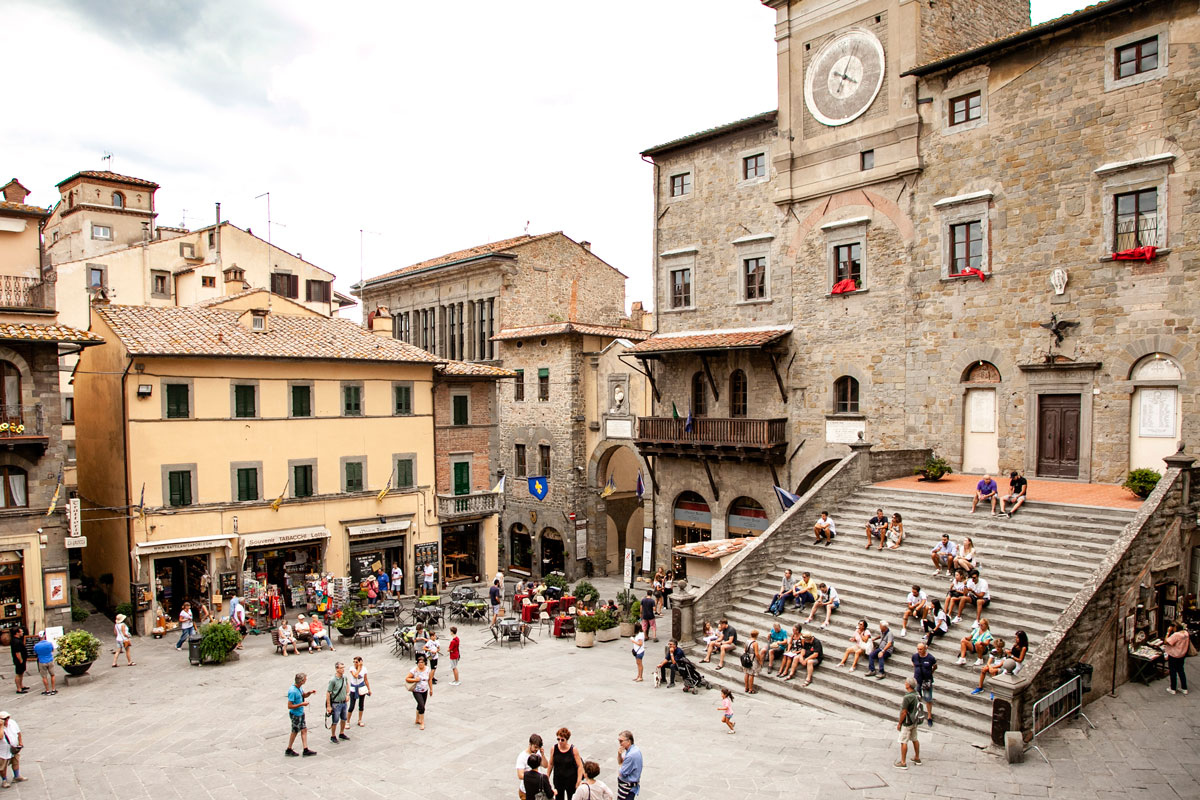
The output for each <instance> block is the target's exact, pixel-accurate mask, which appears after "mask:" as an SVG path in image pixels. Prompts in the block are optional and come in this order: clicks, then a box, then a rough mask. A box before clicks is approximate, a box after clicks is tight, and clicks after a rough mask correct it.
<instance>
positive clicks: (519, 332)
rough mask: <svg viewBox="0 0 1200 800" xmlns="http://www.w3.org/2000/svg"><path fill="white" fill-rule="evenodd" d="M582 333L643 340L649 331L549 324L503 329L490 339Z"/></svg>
mask: <svg viewBox="0 0 1200 800" xmlns="http://www.w3.org/2000/svg"><path fill="white" fill-rule="evenodd" d="M568 333H582V334H586V335H588V336H615V337H617V338H620V339H635V340H636V339H645V338H647V337H648V336H650V331H642V330H638V329H637V328H619V327H617V326H615V325H592V324H590V323H587V322H551V323H548V324H546V325H526V326H525V327H522V328H504V329H503V330H501V331H500V332H499V333H497V334H496V335H495V336H493V337H492V341H494V342H505V341H511V340H513V339H532V338H534V337H538V336H565V335H567V334H568Z"/></svg>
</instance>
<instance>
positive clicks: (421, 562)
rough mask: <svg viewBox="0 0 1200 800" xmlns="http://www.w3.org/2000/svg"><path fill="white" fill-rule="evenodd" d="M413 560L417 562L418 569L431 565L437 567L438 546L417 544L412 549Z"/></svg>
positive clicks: (434, 543)
mask: <svg viewBox="0 0 1200 800" xmlns="http://www.w3.org/2000/svg"><path fill="white" fill-rule="evenodd" d="M413 558H414V559H415V560H416V562H417V566H418V567H423V566H425V565H426V564H430V563H432V564H433V565H434V566H437V563H438V544H437V542H431V543H429V544H419V545H416V546H415V547H414V548H413Z"/></svg>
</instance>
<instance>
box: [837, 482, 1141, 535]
mask: <svg viewBox="0 0 1200 800" xmlns="http://www.w3.org/2000/svg"><path fill="white" fill-rule="evenodd" d="M841 505H843V506H846V507H851V506H859V505H874V506H875V508H878V507H879V506H883V507H884V509H885V510H887V507H888V506H889V505H896V506H901V505H903V506H908V507H910V508H929V509H935V510H937V511H938V512H939V513H943V512H944V513H948V514H962V515H963V516H965V517H967V518H976V519H991V511H990V509H991V506H990V504H989V506H988V507H987V508H986V509H985V508H983V505H982V504H980V506H979V507H978V508H977V509H976V511H975V513H974V514H971V513H970V512H971V498H970V497H969V496H968V495H960V494H941V493H938V492H921V491H914V490H912V489H892V488H886V487H880V486H868V487H866V488H864V489H861V490H860V491H858V492H856V493H855V495H854V496H853V497H851V498H847V500H846V501H845V502H843V503H842V504H841ZM875 508H872V509H871V511H874V510H875ZM897 510H899V509H897ZM901 513H904V512H903V511H901ZM1136 513H1137V512H1136V511H1135V510H1133V509H1127V508H1106V507H1103V506H1085V505H1068V504H1066V503H1045V502H1038V501H1035V500H1031V501H1029V502H1027V503H1025V504H1024V505H1023V506H1021V509H1020V510H1019V511H1018V512H1017V515H1016V516H1015V517H1013V520H1014V521H1018V520H1021V519H1025V518H1029V519H1034V520H1038V521H1042V520H1046V519H1058V520H1061V521H1063V522H1067V523H1072V522H1077V521H1079V520H1080V519H1086V520H1088V521H1092V522H1096V523H1099V524H1102V525H1118V526H1120V525H1124V524H1126V523H1127V522H1128V521H1129V520H1130V519H1132V518H1133V516H1134V515H1135V514H1136Z"/></svg>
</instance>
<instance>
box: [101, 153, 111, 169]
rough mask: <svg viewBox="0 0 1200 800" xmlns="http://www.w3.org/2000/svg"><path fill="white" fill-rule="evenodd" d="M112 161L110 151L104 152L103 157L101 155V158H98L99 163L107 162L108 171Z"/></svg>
mask: <svg viewBox="0 0 1200 800" xmlns="http://www.w3.org/2000/svg"><path fill="white" fill-rule="evenodd" d="M112 160H113V159H112V151H110V150H105V151H104V155H102V156H101V157H100V161H101V162H104V161H107V162H108V168H109V169H110V170H111V169H112Z"/></svg>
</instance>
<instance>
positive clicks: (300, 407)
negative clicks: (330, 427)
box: [292, 384, 312, 417]
mask: <svg viewBox="0 0 1200 800" xmlns="http://www.w3.org/2000/svg"><path fill="white" fill-rule="evenodd" d="M292 416H293V417H311V416H312V387H311V386H308V385H305V384H300V385H295V386H292Z"/></svg>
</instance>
